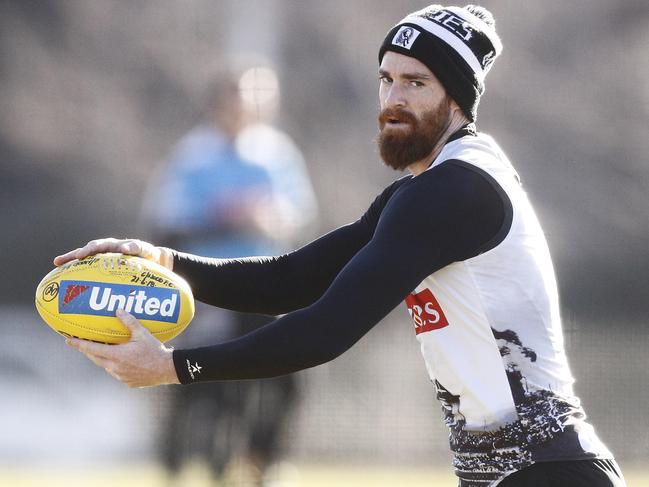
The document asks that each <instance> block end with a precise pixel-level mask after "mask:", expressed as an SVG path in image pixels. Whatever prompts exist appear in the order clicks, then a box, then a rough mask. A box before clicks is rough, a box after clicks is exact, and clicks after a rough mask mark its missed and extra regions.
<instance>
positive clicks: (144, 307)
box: [59, 281, 180, 323]
mask: <svg viewBox="0 0 649 487" xmlns="http://www.w3.org/2000/svg"><path fill="white" fill-rule="evenodd" d="M118 309H123V310H125V311H128V312H129V313H131V314H132V315H133V316H135V317H136V318H137V319H145V320H156V321H164V322H167V323H177V322H178V315H179V313H180V295H179V292H178V290H177V289H169V288H161V287H153V286H133V285H130V284H113V283H105V282H92V281H61V292H59V313H62V314H77V315H93V316H115V311H117V310H118Z"/></svg>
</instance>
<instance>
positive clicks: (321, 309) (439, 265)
mask: <svg viewBox="0 0 649 487" xmlns="http://www.w3.org/2000/svg"><path fill="white" fill-rule="evenodd" d="M501 50H502V43H501V41H500V38H499V37H498V35H497V34H496V30H495V21H494V18H493V16H492V15H491V13H490V12H489V11H487V10H486V9H484V8H482V7H478V6H474V5H468V6H466V7H463V8H460V7H442V6H440V5H431V6H429V7H427V8H424V9H422V10H420V11H417V12H414V13H412V14H410V15H408V16H406V17H405V18H404V19H403V20H401V21H400V22H399V23H398V24H397V25H395V26H394V27H393V28H392V29H390V30H389V32H388V33H387V35H386V37H385V39H384V41H383V43H382V45H381V47H380V49H379V63H380V67H379V102H380V113H379V119H378V122H379V135H378V145H379V150H380V154H381V157H382V159H383V161H384V162H385V163H386V164H387V165H388V166H390V167H392V168H394V169H397V170H404V169H407V170H408V171H409V172H410V174H409V175H407V176H405V177H402V178H401V179H398V180H397V181H395V182H394V183H393V184H391V185H390V186H388V187H387V188H386V189H385V190H384V191H383V192H382V193H381V194H380V195H379V196H378V197H377V198H376V199H375V200H374V202H373V203H372V204H371V206H370V207H369V209H368V211H367V212H366V213H365V214H364V215H363V216H362V217H361V218H360V219H358V220H357V221H355V222H353V223H351V224H349V225H345V226H342V227H340V228H338V229H336V230H334V231H332V232H330V233H329V234H327V235H324V236H323V237H321V238H319V239H317V240H315V241H313V242H311V243H310V244H308V245H306V246H304V247H302V248H300V249H298V250H296V251H294V252H291V253H289V254H284V255H281V256H277V257H252V258H248V259H238V260H227V259H210V258H206V257H201V256H198V255H195V254H189V253H184V252H179V251H176V250H171V249H168V248H164V247H156V246H153V245H152V244H149V243H146V242H142V241H139V240H116V239H101V240H96V241H92V242H90V243H89V244H87V245H86V246H85V247H83V248H81V249H77V250H73V251H71V252H68V253H67V254H64V255H61V256H58V257H57V258H56V259H55V261H54V263H55V264H58V265H60V264H61V263H64V262H66V261H68V260H69V259H72V258H80V257H85V256H87V255H90V254H93V253H97V252H103V251H121V252H125V253H133V254H136V255H141V256H144V257H147V258H149V259H152V260H154V261H156V262H159V263H161V264H163V265H166V266H167V267H168V268H171V269H173V270H174V271H175V272H177V273H178V274H180V275H182V276H184V277H185V278H187V280H188V281H189V282H190V283H191V285H192V288H193V289H195V290H196V292H195V296H196V297H197V299H199V300H201V301H204V302H207V303H210V304H212V305H214V306H218V307H222V308H226V309H236V310H239V311H255V312H265V313H269V314H276V315H278V314H283V313H287V314H285V315H284V316H282V317H281V318H278V319H277V320H275V321H273V322H272V323H270V324H268V325H266V326H264V327H262V328H260V329H258V330H256V331H254V332H252V333H250V334H248V335H246V336H244V337H241V338H239V339H236V340H233V341H230V342H228V343H223V344H217V345H212V346H204V347H200V348H195V349H184V350H170V349H167V348H165V347H164V346H163V345H161V344H160V343H159V342H158V341H157V340H156V339H155V338H153V337H152V336H151V334H150V333H148V332H147V331H146V330H145V329H144V328H143V327H142V326H141V325H140V324H139V322H138V321H137V320H136V319H135V318H133V317H132V316H131V315H129V314H127V313H121V314H120V316H121V319H122V321H123V322H124V323H125V325H126V326H127V327H129V329H130V330H131V333H132V339H131V341H130V342H129V343H127V344H124V345H119V346H113V347H110V346H106V345H101V344H95V343H89V342H83V341H81V340H76V339H71V340H69V341H68V343H69V344H70V345H71V346H73V347H75V348H77V349H79V350H81V351H82V352H83V353H85V354H86V355H87V356H88V357H89V358H90V359H91V360H93V361H95V363H98V364H99V365H100V366H102V367H104V368H105V369H106V370H107V371H108V372H109V373H111V374H112V375H114V376H115V377H117V378H118V379H119V380H121V381H123V382H125V383H126V384H128V385H129V386H131V387H142V386H151V385H157V384H167V383H182V384H191V383H200V382H204V381H212V380H240V379H250V378H258V377H274V376H280V375H283V374H288V373H291V372H295V371H298V370H302V369H305V368H308V367H313V366H316V365H319V364H322V363H324V362H327V361H330V360H333V359H334V358H336V357H337V356H339V355H340V354H342V353H343V352H345V351H346V350H347V349H349V348H350V347H351V346H353V345H354V344H355V343H356V342H357V341H358V340H360V338H361V337H362V336H363V335H365V334H366V333H367V332H368V331H369V330H370V329H372V327H374V326H375V325H376V324H377V323H378V322H379V321H380V320H381V319H382V318H384V317H385V316H386V315H387V314H388V313H389V312H390V311H391V310H392V309H394V308H395V307H396V306H397V305H398V304H399V303H400V302H402V301H404V298H405V303H406V306H407V308H408V311H409V314H410V316H411V318H412V320H413V322H414V332H415V335H416V337H417V339H418V341H419V342H420V345H421V352H422V355H423V358H424V361H425V364H426V368H427V370H428V372H429V376H430V379H431V381H432V383H433V384H434V386H435V390H436V393H437V398H438V399H439V401H440V403H441V405H442V409H443V412H444V416H445V422H446V424H447V426H448V427H449V432H450V448H451V451H452V453H453V464H454V467H455V473H456V475H457V476H458V482H459V484H458V485H459V486H460V487H478V486H496V485H498V486H499V487H521V486H524V487H535V486H538V487H541V486H543V487H567V486H570V487H621V486H624V485H625V482H624V479H623V477H622V474H621V472H620V470H619V467H618V466H617V464H616V462H615V460H614V459H613V455H612V454H611V452H610V451H609V450H608V449H607V448H606V446H605V445H604V444H603V443H602V442H601V441H600V440H599V439H598V437H597V435H596V433H595V431H594V429H593V427H592V426H591V425H590V424H589V423H588V422H587V421H586V414H585V412H584V409H583V408H582V406H581V404H580V401H579V399H578V398H577V397H576V396H575V394H574V390H573V383H574V379H573V377H572V374H571V371H570V368H569V365H568V360H567V357H566V352H565V348H564V341H563V332H562V324H561V317H560V313H559V299H558V291H557V283H556V277H555V273H554V269H553V265H552V260H551V258H550V254H549V249H548V245H547V242H546V239H545V235H544V233H543V230H542V228H541V226H540V223H539V221H538V218H537V216H536V214H535V212H534V210H533V208H532V206H531V204H530V202H529V199H528V197H527V195H526V193H525V191H524V190H523V188H522V185H521V180H520V177H519V175H518V174H517V172H516V171H515V169H514V168H513V166H512V165H511V163H510V162H509V160H508V158H507V156H506V155H505V154H504V152H503V151H502V149H500V147H499V146H498V144H497V143H496V142H495V140H494V139H493V138H492V137H490V136H488V135H486V134H484V133H481V132H479V131H477V128H476V126H475V121H476V118H477V108H478V103H479V101H480V97H481V96H482V94H483V92H484V89H485V79H486V76H487V74H488V72H489V70H490V69H491V67H492V65H493V63H494V60H495V59H496V58H497V57H498V55H499V54H500V52H501Z"/></svg>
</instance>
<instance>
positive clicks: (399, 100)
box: [383, 82, 407, 108]
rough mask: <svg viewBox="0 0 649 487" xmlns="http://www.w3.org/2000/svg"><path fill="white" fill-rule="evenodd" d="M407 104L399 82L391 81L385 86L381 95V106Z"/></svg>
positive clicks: (401, 105) (403, 105)
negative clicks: (382, 95)
mask: <svg viewBox="0 0 649 487" xmlns="http://www.w3.org/2000/svg"><path fill="white" fill-rule="evenodd" d="M406 105H407V102H406V97H405V91H404V90H403V88H402V87H401V86H400V85H399V83H396V82H394V83H391V84H390V86H388V87H386V91H385V94H384V97H383V108H388V107H405V106H406Z"/></svg>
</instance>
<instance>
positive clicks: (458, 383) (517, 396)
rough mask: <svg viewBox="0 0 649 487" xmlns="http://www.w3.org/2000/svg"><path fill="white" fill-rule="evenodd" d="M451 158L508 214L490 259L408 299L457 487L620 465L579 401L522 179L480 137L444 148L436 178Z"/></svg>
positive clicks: (473, 261)
mask: <svg viewBox="0 0 649 487" xmlns="http://www.w3.org/2000/svg"><path fill="white" fill-rule="evenodd" d="M451 160H452V161H453V163H454V164H458V163H459V164H463V165H466V166H467V167H469V168H471V169H473V170H475V171H478V172H479V173H481V174H483V176H484V177H485V178H487V179H488V180H490V181H491V182H492V184H493V185H494V188H495V189H496V190H497V191H499V192H500V194H501V196H502V197H503V201H505V206H506V211H505V212H506V217H505V222H504V224H503V227H502V228H501V231H500V232H499V234H498V235H496V237H495V238H494V240H493V241H492V242H490V245H489V250H486V251H485V252H483V253H481V254H479V255H477V256H476V257H473V258H470V259H467V260H464V261H459V262H454V263H452V264H450V265H448V266H446V267H444V268H443V269H441V270H439V271H437V272H434V273H433V274H432V275H430V276H428V277H427V278H426V279H424V280H423V281H422V282H421V284H419V286H417V288H416V289H415V290H414V291H413V292H412V293H411V294H410V295H409V296H408V297H407V298H406V304H407V306H408V311H409V313H410V315H411V316H412V318H413V320H414V324H415V332H416V336H417V339H418V341H419V342H420V344H421V352H422V354H423V357H424V360H425V362H426V368H427V370H428V373H429V376H430V378H431V380H432V381H433V382H434V384H435V386H436V389H437V397H438V399H439V400H440V401H441V403H442V407H443V411H444V415H445V422H446V424H447V425H448V427H449V429H450V445H451V450H452V452H453V455H454V466H455V469H456V474H457V475H458V477H460V479H461V483H460V485H462V486H467V487H468V486H487V485H489V486H495V485H497V484H498V483H499V482H500V480H502V479H503V478H504V477H505V476H506V475H507V474H509V473H512V472H514V471H517V470H520V469H522V468H524V467H526V466H529V465H531V464H532V463H535V462H541V461H552V460H575V459H587V458H612V455H611V454H610V453H609V451H608V450H607V449H606V447H605V446H604V445H603V444H602V443H601V442H600V441H599V440H598V439H597V436H596V435H595V433H594V430H593V428H592V427H591V426H590V425H589V424H588V423H586V422H585V418H586V416H585V414H584V411H583V409H582V408H581V406H580V404H579V399H578V398H576V397H575V396H574V393H573V387H572V385H573V382H574V379H573V378H572V374H571V372H570V369H569V367H568V363H567V359H566V355H565V352H564V343H563V336H562V330H561V318H560V315H559V302H558V294H557V285H556V279H555V275H554V270H553V267H552V261H551V259H550V254H549V251H548V246H547V243H546V240H545V237H544V234H543V231H542V229H541V227H540V225H539V222H538V220H537V217H536V215H535V213H534V210H533V209H532V207H531V205H530V203H529V201H528V198H527V196H526V194H525V192H524V191H523V189H522V187H521V184H520V180H519V178H518V175H517V174H516V171H515V170H514V169H513V167H512V166H511V164H510V162H509V161H508V159H507V157H506V156H505V154H504V153H503V152H502V151H501V150H500V148H499V147H498V146H497V144H496V143H495V141H494V140H493V139H492V138H491V137H489V136H487V135H484V134H477V135H468V136H464V137H462V138H460V139H457V140H454V141H452V142H450V143H448V144H447V145H446V146H445V147H444V149H443V150H442V152H441V153H440V155H439V156H438V157H437V158H436V159H435V161H434V162H433V164H432V165H431V167H430V168H429V169H428V170H430V169H432V168H433V167H436V166H438V165H440V164H442V163H444V162H445V161H451ZM433 245H434V243H433Z"/></svg>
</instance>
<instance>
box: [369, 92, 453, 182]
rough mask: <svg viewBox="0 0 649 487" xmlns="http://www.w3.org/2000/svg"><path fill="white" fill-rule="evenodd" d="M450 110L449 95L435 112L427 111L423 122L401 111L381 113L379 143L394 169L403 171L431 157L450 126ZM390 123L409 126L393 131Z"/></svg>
mask: <svg viewBox="0 0 649 487" xmlns="http://www.w3.org/2000/svg"><path fill="white" fill-rule="evenodd" d="M450 108H451V104H450V99H449V97H448V96H446V97H444V99H443V100H442V101H441V102H440V103H439V105H438V106H437V108H436V109H435V110H429V111H426V112H424V113H423V114H422V116H421V119H418V118H417V117H416V116H415V115H414V114H412V113H411V112H409V111H406V110H403V109H401V108H386V109H385V110H383V111H381V113H380V114H379V135H378V137H377V144H378V146H379V151H380V153H381V159H383V162H385V164H386V165H387V166H390V167H391V168H392V169H395V170H397V171H402V170H404V169H406V168H407V167H408V166H409V165H410V164H412V163H413V162H417V161H420V160H422V159H424V158H425V157H426V156H428V155H429V154H431V153H432V152H433V149H434V148H435V146H436V145H437V143H438V142H439V139H440V137H441V136H442V134H443V133H444V131H445V130H446V128H447V127H448V123H449V118H450ZM390 120H398V121H399V122H402V123H406V124H408V125H409V127H408V128H391V127H390V124H389V121H390Z"/></svg>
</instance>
